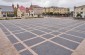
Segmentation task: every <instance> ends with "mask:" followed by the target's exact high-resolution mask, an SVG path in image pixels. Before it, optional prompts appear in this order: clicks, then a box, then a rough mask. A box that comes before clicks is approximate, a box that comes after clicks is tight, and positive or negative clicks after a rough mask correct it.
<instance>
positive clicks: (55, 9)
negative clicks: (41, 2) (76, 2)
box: [43, 6, 70, 16]
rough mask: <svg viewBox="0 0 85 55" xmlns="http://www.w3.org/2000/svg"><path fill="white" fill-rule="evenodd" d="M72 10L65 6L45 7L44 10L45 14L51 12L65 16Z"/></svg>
mask: <svg viewBox="0 0 85 55" xmlns="http://www.w3.org/2000/svg"><path fill="white" fill-rule="evenodd" d="M69 12H70V10H69V8H64V7H54V6H52V7H45V8H44V10H43V13H44V14H50V15H52V14H53V15H61V16H65V15H68V14H69Z"/></svg>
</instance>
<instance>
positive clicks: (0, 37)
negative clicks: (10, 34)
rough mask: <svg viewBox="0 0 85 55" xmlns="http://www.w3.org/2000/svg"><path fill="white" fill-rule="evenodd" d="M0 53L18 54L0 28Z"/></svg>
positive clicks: (1, 54)
mask: <svg viewBox="0 0 85 55" xmlns="http://www.w3.org/2000/svg"><path fill="white" fill-rule="evenodd" d="M0 55H19V54H18V52H17V51H16V49H15V48H14V47H13V46H12V44H11V43H10V41H9V40H8V39H7V37H6V35H5V34H4V33H3V31H2V30H1V29H0Z"/></svg>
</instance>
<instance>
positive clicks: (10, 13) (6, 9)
mask: <svg viewBox="0 0 85 55" xmlns="http://www.w3.org/2000/svg"><path fill="white" fill-rule="evenodd" d="M0 11H1V14H2V15H1V16H2V17H14V9H13V7H12V6H4V5H0Z"/></svg>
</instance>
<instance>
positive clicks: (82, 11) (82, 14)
mask: <svg viewBox="0 0 85 55" xmlns="http://www.w3.org/2000/svg"><path fill="white" fill-rule="evenodd" d="M73 17H75V18H85V5H82V6H79V7H74V15H73Z"/></svg>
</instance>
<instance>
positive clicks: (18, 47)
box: [14, 43, 25, 51]
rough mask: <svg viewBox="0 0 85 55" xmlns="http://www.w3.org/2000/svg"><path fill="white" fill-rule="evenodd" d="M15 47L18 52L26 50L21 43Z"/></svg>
mask: <svg viewBox="0 0 85 55" xmlns="http://www.w3.org/2000/svg"><path fill="white" fill-rule="evenodd" d="M14 47H15V48H16V49H17V51H20V50H22V49H25V47H24V46H23V45H22V44H21V43H18V44H15V45H14Z"/></svg>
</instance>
